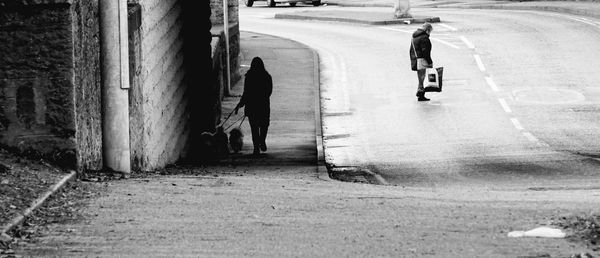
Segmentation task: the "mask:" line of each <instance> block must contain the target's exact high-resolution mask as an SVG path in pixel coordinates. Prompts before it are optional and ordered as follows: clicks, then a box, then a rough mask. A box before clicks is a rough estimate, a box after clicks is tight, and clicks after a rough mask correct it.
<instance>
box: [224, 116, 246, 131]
mask: <svg viewBox="0 0 600 258" xmlns="http://www.w3.org/2000/svg"><path fill="white" fill-rule="evenodd" d="M245 119H246V115H244V116H242V117H240V118H238V120H236V121H235V122H233V123H232V124H231V125H230V126H228V127H227V128H225V131H227V130H229V128H231V127H233V126H234V125H236V124H237V122H238V121H240V120H241V121H242V122H240V125H239V126H242V124H243V123H244V120H245ZM239 126H238V127H239Z"/></svg>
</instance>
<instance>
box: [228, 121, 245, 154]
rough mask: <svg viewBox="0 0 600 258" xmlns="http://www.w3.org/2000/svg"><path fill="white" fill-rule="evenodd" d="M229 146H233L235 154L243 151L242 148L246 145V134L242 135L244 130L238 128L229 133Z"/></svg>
mask: <svg viewBox="0 0 600 258" xmlns="http://www.w3.org/2000/svg"><path fill="white" fill-rule="evenodd" d="M229 145H231V149H232V150H233V152H234V153H238V152H240V151H241V150H242V146H243V145H244V134H243V133H242V129H240V128H239V127H236V128H233V129H231V131H229Z"/></svg>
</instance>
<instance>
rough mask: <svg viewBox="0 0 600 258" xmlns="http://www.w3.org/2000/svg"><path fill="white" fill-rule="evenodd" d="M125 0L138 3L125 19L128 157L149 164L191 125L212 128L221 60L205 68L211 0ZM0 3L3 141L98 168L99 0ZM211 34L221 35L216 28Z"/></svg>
mask: <svg viewBox="0 0 600 258" xmlns="http://www.w3.org/2000/svg"><path fill="white" fill-rule="evenodd" d="M136 4H138V5H139V6H138V7H135V5H136ZM184 4H185V5H186V6H188V7H186V8H187V9H189V10H190V12H189V13H184V8H183V5H184ZM129 5H130V11H131V10H133V9H136V8H138V9H136V10H137V11H134V12H130V19H129V21H130V23H131V24H133V25H131V26H130V28H129V32H130V39H129V41H130V42H129V44H130V73H131V74H130V82H131V90H130V121H131V122H130V123H131V124H130V135H131V142H130V144H131V146H132V165H133V169H134V170H137V171H149V170H153V169H157V168H161V167H164V166H165V165H167V164H172V163H174V162H176V161H177V160H179V159H180V158H182V157H184V156H185V154H186V152H187V150H188V148H189V146H190V134H191V132H192V127H193V128H194V129H193V131H194V132H197V133H198V134H199V132H202V131H212V130H214V126H215V124H216V123H217V122H218V120H219V119H220V115H221V112H220V100H221V98H222V97H223V95H224V91H223V84H222V81H221V82H220V83H216V81H215V76H217V75H218V74H219V73H222V69H223V68H224V66H223V65H221V64H219V65H218V66H217V67H218V69H219V70H213V69H212V63H213V60H212V59H211V56H210V53H211V52H210V51H211V50H210V49H209V48H210V40H211V34H210V33H211V32H210V28H211V22H210V13H211V12H210V8H209V7H210V3H209V2H195V1H183V0H139V1H129ZM230 5H231V6H232V7H231V19H232V20H231V21H232V28H231V38H230V40H231V45H232V47H231V53H232V58H231V65H232V67H235V68H234V69H232V74H233V76H232V79H233V80H232V83H235V82H236V81H237V79H238V78H239V75H238V73H237V70H238V69H237V67H238V66H239V64H238V60H237V56H238V55H239V28H238V26H237V20H238V18H237V7H236V5H235V4H234V1H231V2H230ZM0 6H2V7H3V8H2V10H1V11H0V14H1V16H0V56H2V59H1V60H0V68H2V69H0V89H1V90H0V143H2V144H3V145H7V146H13V147H18V148H20V150H21V151H30V150H34V149H35V150H36V151H37V152H40V153H41V154H44V155H45V156H49V157H51V158H52V159H54V160H57V161H61V162H64V164H65V165H67V166H69V167H77V168H78V169H80V170H96V169H100V168H101V165H102V152H101V150H102V142H101V139H102V130H101V129H102V128H101V121H102V116H101V93H100V90H101V85H100V81H101V77H100V70H101V68H100V57H99V51H100V45H99V44H100V42H99V18H98V11H99V10H98V0H91V1H86V0H70V1H67V0H65V1H59V0H55V1H50V0H47V1H42V0H40V1H34V0H30V1H27V0H23V1H18V0H13V1H9V0H0ZM134 7H135V8H134ZM196 7H199V8H196ZM202 10H206V12H204V15H201V14H202V13H203V12H202ZM184 14H185V15H184ZM184 16H185V17H184ZM202 23H204V24H206V25H208V26H206V27H204V29H205V31H206V34H205V35H206V37H205V38H203V39H195V38H198V31H200V30H201V29H202V26H199V25H198V24H202ZM184 24H188V25H187V26H185V28H187V30H188V33H187V34H186V33H185V28H184ZM199 27H200V29H199ZM217 34H218V35H220V36H221V39H222V38H223V36H222V35H223V32H222V29H221V30H220V31H218V32H217ZM223 42H224V41H223V40H221V41H220V43H219V44H218V45H219V47H220V48H224V43H223ZM201 44H205V46H206V48H200V47H198V46H199V45H201ZM185 46H188V47H185ZM202 50H204V51H202ZM222 58H224V57H220V60H218V62H219V63H223V60H221V59H222ZM199 60H206V61H207V62H204V61H199ZM204 71H213V73H211V74H209V75H206V73H205V72H204ZM221 76H222V75H221ZM192 102H193V103H192ZM192 113H194V114H192ZM192 124H193V125H192Z"/></svg>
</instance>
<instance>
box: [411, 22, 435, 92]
mask: <svg viewBox="0 0 600 258" xmlns="http://www.w3.org/2000/svg"><path fill="white" fill-rule="evenodd" d="M432 31H433V26H431V24H429V23H424V24H423V26H421V28H418V29H417V30H416V31H415V32H414V33H413V35H412V39H411V41H412V42H411V44H410V50H409V51H410V53H409V54H410V62H411V68H412V70H413V71H417V77H418V79H419V85H418V87H417V100H418V101H429V99H428V98H426V97H425V89H424V88H423V81H424V80H425V70H426V69H427V68H433V60H431V41H430V40H429V35H430V34H431V32H432Z"/></svg>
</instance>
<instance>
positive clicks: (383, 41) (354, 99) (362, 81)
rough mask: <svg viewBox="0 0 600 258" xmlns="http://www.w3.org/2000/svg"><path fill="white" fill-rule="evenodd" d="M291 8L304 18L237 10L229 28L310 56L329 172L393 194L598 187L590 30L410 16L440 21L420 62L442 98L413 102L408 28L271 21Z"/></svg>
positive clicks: (594, 53)
mask: <svg viewBox="0 0 600 258" xmlns="http://www.w3.org/2000/svg"><path fill="white" fill-rule="evenodd" d="M318 8H323V9H328V10H334V9H336V8H337V7H318ZM299 10H304V11H310V10H316V9H315V7H308V6H306V7H300V8H285V7H283V8H264V7H262V6H260V5H256V6H255V7H253V8H245V7H240V20H241V23H240V26H241V27H240V28H241V29H242V30H246V31H253V32H258V33H265V34H271V35H276V36H281V37H285V38H290V39H293V40H296V41H299V42H301V43H304V44H306V45H309V46H310V47H312V48H314V49H316V50H317V51H318V52H319V55H320V58H321V70H322V71H321V81H322V108H323V112H322V113H323V125H324V131H323V133H324V138H325V142H324V144H325V153H326V159H327V162H329V163H330V164H333V165H335V166H341V167H343V166H354V167H362V168H368V169H370V170H371V171H373V172H375V173H377V174H379V175H381V176H382V177H383V179H384V180H385V181H386V182H387V183H389V184H396V185H405V186H408V185H410V186H419V185H427V186H432V185H433V186H451V185H455V186H457V187H463V186H464V185H465V184H469V185H471V186H482V187H496V186H498V185H503V184H507V185H511V186H513V185H517V186H524V187H549V188H553V187H558V188H574V189H586V188H593V187H594V185H598V182H599V180H598V178H600V177H599V173H600V159H598V158H600V151H599V150H600V141H598V139H599V138H600V130H598V129H597V128H598V127H599V126H600V112H599V111H600V106H599V103H600V84H599V83H598V82H599V81H600V74H598V73H597V72H596V70H597V67H599V65H600V49H599V48H597V47H594V46H598V45H600V33H599V32H600V20H593V19H590V18H581V17H575V16H572V15H560V14H555V13H547V12H532V11H500V10H453V9H440V10H437V9H428V10H424V9H421V10H419V9H414V10H413V14H417V15H419V14H420V15H433V16H439V17H440V18H441V19H442V21H443V23H438V24H435V25H434V31H433V34H432V43H433V53H432V56H433V60H434V65H435V66H436V67H438V66H443V67H444V91H443V92H442V93H428V94H427V96H428V97H429V98H431V99H432V101H430V102H426V103H423V102H417V101H416V97H415V91H416V80H417V78H416V74H415V72H412V71H410V63H409V59H408V49H409V45H410V40H409V39H410V35H411V34H412V32H413V31H414V30H415V29H416V28H417V27H418V25H395V26H381V27H378V26H365V25H357V24H349V23H335V22H316V21H291V20H280V19H273V15H274V14H275V13H278V12H288V11H299ZM353 10H354V9H353ZM361 10H366V11H387V9H378V8H363V9H361ZM291 76H293V75H291Z"/></svg>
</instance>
